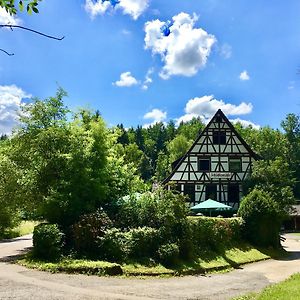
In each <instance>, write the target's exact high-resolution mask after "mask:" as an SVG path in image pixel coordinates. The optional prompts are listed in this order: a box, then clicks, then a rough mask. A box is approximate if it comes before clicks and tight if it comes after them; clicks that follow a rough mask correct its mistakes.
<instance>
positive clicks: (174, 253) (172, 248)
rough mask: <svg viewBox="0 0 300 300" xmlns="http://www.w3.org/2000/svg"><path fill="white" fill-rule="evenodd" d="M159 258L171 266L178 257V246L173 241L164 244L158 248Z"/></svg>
mask: <svg viewBox="0 0 300 300" xmlns="http://www.w3.org/2000/svg"><path fill="white" fill-rule="evenodd" d="M158 257H159V260H160V261H161V262H162V263H163V264H164V265H166V266H173V265H175V264H176V263H177V262H178V259H179V247H178V245H177V244H175V243H171V244H164V245H162V246H160V247H159V249H158Z"/></svg>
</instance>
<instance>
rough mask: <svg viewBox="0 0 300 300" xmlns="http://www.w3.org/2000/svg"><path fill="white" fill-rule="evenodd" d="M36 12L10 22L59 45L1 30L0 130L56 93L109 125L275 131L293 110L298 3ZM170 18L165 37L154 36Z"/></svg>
mask: <svg viewBox="0 0 300 300" xmlns="http://www.w3.org/2000/svg"><path fill="white" fill-rule="evenodd" d="M39 9H40V14H38V15H32V16H28V15H26V14H24V13H23V14H19V15H18V20H16V19H11V18H9V17H8V16H7V15H5V13H4V12H3V11H0V21H1V23H2V24H6V23H7V22H10V23H14V22H16V23H18V24H22V25H24V26H28V27H30V28H33V29H37V30H40V31H43V32H45V33H48V34H53V35H56V36H65V39H64V40H63V41H61V42H58V41H54V40H49V39H45V38H42V37H40V36H37V35H34V34H31V33H29V32H24V31H21V30H17V29H16V30H14V31H13V32H11V31H10V30H7V29H1V32H0V35H1V39H0V40H1V43H0V48H2V49H5V50H6V51H8V52H12V53H14V54H15V55H14V56H11V57H9V56H7V55H5V54H4V53H0V131H1V132H3V133H4V132H9V131H10V129H11V127H12V126H13V125H14V124H15V123H16V121H15V118H16V113H15V112H14V111H15V110H16V109H18V107H19V106H20V105H21V104H22V103H23V102H24V101H26V98H28V97H30V96H37V97H39V98H42V99H43V98H45V97H48V96H51V95H54V94H55V91H56V89H57V86H58V85H60V86H61V87H63V88H64V89H65V90H66V91H67V92H68V94H69V97H68V98H67V99H66V104H67V105H68V106H69V107H70V108H72V109H76V108H78V107H82V106H84V107H89V108H91V109H94V110H96V109H99V110H100V112H101V114H102V116H103V117H104V119H105V120H106V122H107V124H108V125H116V124H118V123H123V124H124V125H125V126H126V127H130V126H136V125H138V124H141V125H147V124H151V123H153V122H155V121H163V122H167V121H168V120H170V119H174V120H177V122H179V121H180V120H189V119H191V118H192V117H193V116H200V117H201V118H203V120H204V121H206V120H208V119H209V118H210V117H211V115H212V114H213V113H214V112H215V111H216V110H217V109H218V108H221V109H222V110H223V111H224V112H225V114H227V115H228V117H229V119H231V120H242V122H244V124H248V123H247V122H245V121H249V122H251V123H253V124H255V125H260V126H265V125H270V126H272V127H274V128H277V127H279V126H280V122H281V120H283V119H284V118H285V116H286V114H287V113H296V114H298V113H299V104H300V75H297V69H298V68H299V67H300V26H299V25H300V24H299V22H300V1H298V0H290V1H280V0H274V1H272V3H269V2H267V1H258V0H256V1H251V4H250V2H249V1H246V0H240V1H233V0H219V1H217V0H201V1H200V0H199V1H194V0H172V1H166V0H120V3H119V4H117V5H116V6H115V7H113V6H112V5H111V4H110V2H109V1H105V2H103V3H102V1H101V0H100V1H98V3H96V1H91V0H75V1H74V0H72V1H71V0H65V1H58V0H51V1H50V0H44V1H42V2H41V4H40V6H39ZM168 20H170V21H171V24H170V34H169V35H167V36H165V35H164V34H163V33H162V32H161V27H162V26H163V24H164V23H165V22H166V21H168Z"/></svg>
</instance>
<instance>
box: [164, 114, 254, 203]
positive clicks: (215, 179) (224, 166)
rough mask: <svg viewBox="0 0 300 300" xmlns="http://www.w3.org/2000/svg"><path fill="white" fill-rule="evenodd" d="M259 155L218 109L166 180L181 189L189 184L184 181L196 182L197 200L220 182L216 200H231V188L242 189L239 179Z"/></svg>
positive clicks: (191, 183)
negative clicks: (229, 196) (229, 198)
mask: <svg viewBox="0 0 300 300" xmlns="http://www.w3.org/2000/svg"><path fill="white" fill-rule="evenodd" d="M258 158H259V156H258V155H257V154H255V153H254V152H253V151H252V150H251V148H250V147H249V146H248V144H247V143H246V142H245V141H244V139H243V138H242V137H241V136H240V135H239V134H238V132H237V131H236V129H235V128H234V126H233V125H232V124H231V123H230V121H229V120H228V119H227V117H226V116H225V115H224V113H223V112H222V111H221V110H218V111H217V112H216V114H215V115H214V116H213V118H212V119H211V120H210V122H209V123H208V124H207V126H206V127H205V129H204V130H203V131H202V132H201V134H200V135H199V136H198V138H197V139H196V140H195V142H194V143H193V145H192V146H191V147H190V149H189V150H188V152H187V153H186V154H185V155H184V156H183V157H182V158H180V159H178V160H177V161H176V162H175V164H174V165H175V166H174V169H173V171H172V173H171V174H170V176H168V177H167V178H166V179H165V180H164V182H163V183H164V184H167V183H168V182H174V183H176V184H177V185H178V186H179V188H178V189H179V190H180V191H182V192H184V189H185V188H186V187H185V186H183V185H187V184H189V185H194V192H195V194H196V197H193V199H194V203H199V202H200V201H203V200H205V199H204V198H205V197H207V195H206V196H205V195H203V194H205V191H209V190H210V189H211V190H214V187H213V185H218V186H217V196H216V197H217V199H214V200H217V201H221V202H228V190H230V189H233V187H232V186H233V185H234V184H235V185H239V192H242V191H241V185H240V183H241V182H242V181H243V180H245V179H246V178H247V177H248V175H249V174H250V171H251V164H252V161H253V160H256V159H258ZM209 184H210V185H211V187H209ZM191 188H192V187H191V186H190V187H189V191H190V190H191ZM189 193H191V192H189ZM206 194H207V193H206ZM229 194H230V192H229Z"/></svg>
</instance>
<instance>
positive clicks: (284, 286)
mask: <svg viewBox="0 0 300 300" xmlns="http://www.w3.org/2000/svg"><path fill="white" fill-rule="evenodd" d="M234 299H235V300H298V299H299V300H300V273H297V274H294V275H292V276H291V277H290V278H289V279H287V280H285V281H283V282H281V283H278V284H275V285H271V286H269V287H267V288H266V289H264V290H263V291H262V292H261V293H259V294H255V293H251V294H248V295H245V296H242V297H238V298H234Z"/></svg>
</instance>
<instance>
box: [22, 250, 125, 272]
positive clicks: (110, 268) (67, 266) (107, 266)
mask: <svg viewBox="0 0 300 300" xmlns="http://www.w3.org/2000/svg"><path fill="white" fill-rule="evenodd" d="M18 263H19V264H20V265H22V266H25V267H29V268H32V269H37V270H40V271H48V272H51V273H59V272H64V273H69V274H87V275H98V276H105V275H122V274H123V270H122V268H121V266H120V265H119V264H116V263H110V262H106V261H90V260H83V259H63V260H61V261H58V262H44V261H39V260H34V259H32V258H31V257H30V255H29V256H27V258H26V259H21V260H19V261H18Z"/></svg>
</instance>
